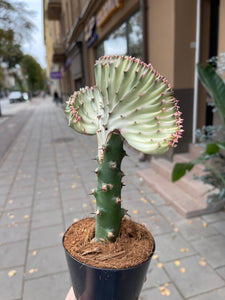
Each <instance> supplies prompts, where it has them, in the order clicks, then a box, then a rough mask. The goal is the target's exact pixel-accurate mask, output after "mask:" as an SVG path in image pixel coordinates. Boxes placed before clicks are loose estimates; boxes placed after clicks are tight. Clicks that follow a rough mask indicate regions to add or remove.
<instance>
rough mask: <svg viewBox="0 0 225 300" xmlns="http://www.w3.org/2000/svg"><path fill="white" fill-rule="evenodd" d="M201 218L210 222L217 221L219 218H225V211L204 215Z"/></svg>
mask: <svg viewBox="0 0 225 300" xmlns="http://www.w3.org/2000/svg"><path fill="white" fill-rule="evenodd" d="M201 218H202V219H203V220H205V221H206V222H208V223H212V222H217V221H219V220H225V211H218V212H217V213H213V214H208V215H204V216H202V217H201Z"/></svg>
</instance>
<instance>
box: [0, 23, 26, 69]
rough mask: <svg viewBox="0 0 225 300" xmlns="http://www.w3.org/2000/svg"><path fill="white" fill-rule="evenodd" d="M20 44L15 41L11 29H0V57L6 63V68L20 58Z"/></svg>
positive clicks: (16, 62) (12, 65) (10, 67)
mask: <svg viewBox="0 0 225 300" xmlns="http://www.w3.org/2000/svg"><path fill="white" fill-rule="evenodd" d="M22 57H23V52H22V50H21V46H20V45H19V44H18V43H15V40H14V32H13V30H12V29H8V30H3V29H0V58H1V60H2V61H3V62H5V63H7V65H8V68H9V69H12V68H14V67H15V66H16V65H17V64H18V63H19V62H20V61H21V59H22Z"/></svg>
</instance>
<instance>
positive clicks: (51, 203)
mask: <svg viewBox="0 0 225 300" xmlns="http://www.w3.org/2000/svg"><path fill="white" fill-rule="evenodd" d="M60 207H61V204H60V199H59V198H58V197H50V198H48V197H46V198H42V199H35V201H34V207H33V208H34V211H36V212H43V211H48V210H52V209H60Z"/></svg>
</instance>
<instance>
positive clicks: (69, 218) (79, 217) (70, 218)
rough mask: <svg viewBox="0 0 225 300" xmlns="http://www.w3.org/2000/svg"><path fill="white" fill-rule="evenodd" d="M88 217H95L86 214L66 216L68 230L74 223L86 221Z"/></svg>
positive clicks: (79, 213) (76, 213) (75, 213)
mask: <svg viewBox="0 0 225 300" xmlns="http://www.w3.org/2000/svg"><path fill="white" fill-rule="evenodd" d="M87 217H93V215H90V214H87V213H85V212H80V211H78V212H73V213H70V214H65V215H64V218H65V223H66V229H67V228H68V227H69V226H71V225H72V224H73V223H74V222H76V221H78V220H82V219H85V218H87Z"/></svg>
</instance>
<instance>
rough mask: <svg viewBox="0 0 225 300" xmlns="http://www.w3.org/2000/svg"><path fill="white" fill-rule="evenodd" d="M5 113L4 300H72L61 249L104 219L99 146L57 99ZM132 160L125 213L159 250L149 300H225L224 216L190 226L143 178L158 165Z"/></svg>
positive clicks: (146, 292) (0, 297) (0, 225)
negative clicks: (100, 215) (74, 229)
mask: <svg viewBox="0 0 225 300" xmlns="http://www.w3.org/2000/svg"><path fill="white" fill-rule="evenodd" d="M1 104H2V112H3V117H1V118H0V141H1V142H0V168H1V171H0V282H1V289H0V300H31V299H32V300H64V299H65V295H66V293H67V291H68V290H69V288H70V285H71V284H70V278H69V272H68V267H67V265H66V260H65V254H64V251H63V247H62V243H61V240H62V236H63V233H64V231H65V230H66V228H67V227H68V226H69V225H71V224H72V223H73V222H74V221H76V220H78V219H80V218H83V217H86V216H92V215H93V212H94V211H95V201H94V198H93V196H91V195H89V194H90V191H91V189H92V188H94V187H95V186H96V175H95V173H94V170H95V168H96V161H95V160H94V158H95V157H96V154H97V142H96V136H85V135H81V134H78V133H76V132H74V131H73V130H72V129H71V128H69V127H68V125H67V119H66V117H65V115H64V112H63V109H62V107H61V106H56V105H55V104H54V103H53V102H52V99H51V98H50V97H46V98H45V99H43V98H34V99H33V100H32V101H31V102H23V103H17V104H9V103H7V101H5V100H3V101H1ZM126 151H127V153H128V157H126V158H125V159H124V161H123V165H122V169H123V171H124V173H125V174H126V176H125V183H126V186H125V187H124V189H123V193H122V206H123V207H124V208H126V209H128V214H129V215H130V216H131V218H132V219H134V220H135V221H137V222H140V223H144V224H145V225H146V226H147V228H148V229H149V230H151V232H152V234H153V236H154V238H155V241H156V251H155V255H154V256H153V259H152V261H151V264H150V269H149V271H148V276H147V281H146V282H145V284H144V287H143V291H142V293H141V297H140V300H150V299H154V300H162V299H171V300H213V299H217V300H223V299H224V298H225V256H224V249H225V234H224V226H225V213H224V211H221V212H218V213H215V214H211V215H205V216H202V217H197V218H193V219H185V218H184V217H182V216H181V215H179V214H178V213H177V212H176V211H175V210H174V209H173V208H172V207H171V206H169V205H167V203H166V202H165V201H164V200H163V199H162V198H161V197H160V196H159V195H158V194H156V193H155V192H154V191H153V190H152V189H151V187H148V186H146V185H145V184H144V183H143V181H142V179H141V178H138V177H137V175H136V174H137V171H138V170H140V169H147V168H150V162H149V161H146V162H139V153H137V152H136V151H134V150H132V149H131V148H129V147H126ZM162 188H163V187H162ZM99 300H100V299H99Z"/></svg>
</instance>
